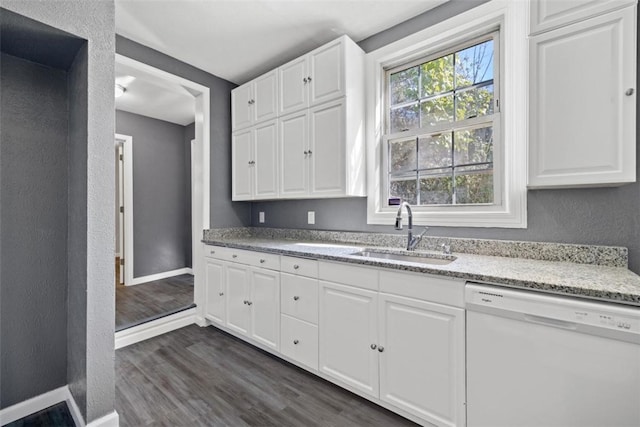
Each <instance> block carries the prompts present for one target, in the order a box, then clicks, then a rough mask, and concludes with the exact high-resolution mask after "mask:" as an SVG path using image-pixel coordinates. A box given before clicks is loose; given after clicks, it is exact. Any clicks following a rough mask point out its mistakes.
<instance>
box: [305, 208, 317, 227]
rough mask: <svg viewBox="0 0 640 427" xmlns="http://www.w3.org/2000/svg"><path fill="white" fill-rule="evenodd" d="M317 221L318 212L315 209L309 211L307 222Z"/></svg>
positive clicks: (313, 222)
mask: <svg viewBox="0 0 640 427" xmlns="http://www.w3.org/2000/svg"><path fill="white" fill-rule="evenodd" d="M315 223H316V213H315V212H314V211H309V212H307V224H315Z"/></svg>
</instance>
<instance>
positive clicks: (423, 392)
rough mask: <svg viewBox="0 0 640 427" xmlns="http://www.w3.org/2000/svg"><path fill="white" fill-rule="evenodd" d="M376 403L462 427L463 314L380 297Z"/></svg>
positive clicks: (390, 296) (381, 295)
mask: <svg viewBox="0 0 640 427" xmlns="http://www.w3.org/2000/svg"><path fill="white" fill-rule="evenodd" d="M379 346H380V347H379V348H378V349H379V350H380V349H383V351H382V352H380V399H381V400H383V401H385V402H388V403H391V404H392V405H394V406H397V407H399V408H401V409H403V410H405V411H407V412H409V413H411V414H413V415H416V416H418V417H420V418H422V419H425V420H427V421H429V422H431V423H434V424H436V425H446V426H456V425H465V374H464V372H465V336H464V310H463V309H459V308H454V307H449V306H445V305H440V304H433V303H429V302H426V301H421V300H415V299H411V298H403V297H397V296H393V295H388V294H380V312H379Z"/></svg>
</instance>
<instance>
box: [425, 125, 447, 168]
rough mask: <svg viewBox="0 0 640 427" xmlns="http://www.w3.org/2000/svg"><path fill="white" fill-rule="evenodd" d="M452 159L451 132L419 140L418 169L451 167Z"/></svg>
mask: <svg viewBox="0 0 640 427" xmlns="http://www.w3.org/2000/svg"><path fill="white" fill-rule="evenodd" d="M451 157H452V152H451V132H447V133H443V134H440V135H430V136H422V137H420V138H419V139H418V169H431V168H443V167H450V166H451V165H452V164H453V159H452V158H451Z"/></svg>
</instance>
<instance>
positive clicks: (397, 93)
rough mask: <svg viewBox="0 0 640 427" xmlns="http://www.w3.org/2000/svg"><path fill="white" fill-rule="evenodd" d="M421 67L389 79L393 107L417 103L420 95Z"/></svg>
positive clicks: (390, 99)
mask: <svg viewBox="0 0 640 427" xmlns="http://www.w3.org/2000/svg"><path fill="white" fill-rule="evenodd" d="M419 71H420V69H419V66H417V65H416V66H415V67H411V68H409V69H407V70H403V71H400V72H397V73H393V74H391V76H390V77H389V87H390V88H391V93H390V98H389V101H390V103H391V105H396V104H402V103H404V102H407V101H415V100H417V99H418V98H419V95H418V80H419V78H420V72H419Z"/></svg>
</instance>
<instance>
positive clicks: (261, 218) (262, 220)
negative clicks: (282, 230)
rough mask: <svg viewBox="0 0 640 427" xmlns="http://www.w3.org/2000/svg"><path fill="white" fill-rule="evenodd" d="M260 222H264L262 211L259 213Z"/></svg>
mask: <svg viewBox="0 0 640 427" xmlns="http://www.w3.org/2000/svg"><path fill="white" fill-rule="evenodd" d="M258 222H259V223H260V224H264V212H260V213H259V214H258Z"/></svg>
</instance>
